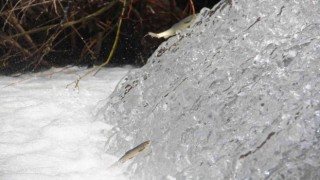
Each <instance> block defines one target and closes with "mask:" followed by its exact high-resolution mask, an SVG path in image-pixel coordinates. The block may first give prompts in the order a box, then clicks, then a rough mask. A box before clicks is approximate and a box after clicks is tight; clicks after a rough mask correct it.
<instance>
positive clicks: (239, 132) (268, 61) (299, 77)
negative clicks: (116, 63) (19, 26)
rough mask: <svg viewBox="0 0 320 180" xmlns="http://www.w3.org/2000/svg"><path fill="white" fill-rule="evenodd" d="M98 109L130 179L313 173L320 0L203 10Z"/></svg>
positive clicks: (319, 92)
mask: <svg viewBox="0 0 320 180" xmlns="http://www.w3.org/2000/svg"><path fill="white" fill-rule="evenodd" d="M101 112H102V113H103V115H104V119H105V120H106V121H107V122H108V123H109V124H112V125H114V128H113V129H112V130H111V131H110V132H109V133H107V134H106V135H107V136H108V141H107V142H106V150H107V152H109V153H111V154H115V155H117V156H119V157H120V156H121V155H123V154H124V153H125V152H126V151H127V150H129V149H131V148H133V147H134V146H136V145H137V144H140V143H141V142H144V141H146V140H150V141H151V145H150V146H149V147H148V148H147V149H146V150H144V151H143V152H142V153H141V154H139V155H138V156H137V157H135V158H134V159H132V160H131V161H129V162H127V166H126V167H125V168H126V170H125V172H126V173H127V175H128V176H129V177H130V178H131V179H139V180H140V179H146V180H151V179H201V180H203V179H292V178H298V179H320V2H319V1H312V0H299V1H287V0H268V1H262V0H259V1H245V0H233V1H221V2H220V3H219V4H217V5H216V6H215V7H213V8H212V9H203V10H202V11H201V13H200V14H199V16H198V17H197V20H196V22H195V23H194V24H193V25H192V27H191V28H189V29H187V30H185V31H183V32H181V33H179V34H177V35H176V36H175V37H172V38H170V39H169V40H168V41H166V42H164V43H163V44H162V45H161V46H160V47H159V48H158V49H157V50H156V52H155V53H154V54H153V55H152V56H151V57H150V59H149V60H148V63H147V64H146V65H145V66H144V67H142V68H141V69H136V70H133V71H131V72H130V73H129V74H128V75H127V76H126V77H125V78H124V79H122V81H121V82H120V83H119V85H118V87H117V88H116V90H115V91H114V92H113V94H112V95H111V97H110V99H109V101H108V103H107V104H106V105H105V106H104V107H103V108H102V109H101Z"/></svg>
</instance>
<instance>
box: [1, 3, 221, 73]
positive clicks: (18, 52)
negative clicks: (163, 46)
mask: <svg viewBox="0 0 320 180" xmlns="http://www.w3.org/2000/svg"><path fill="white" fill-rule="evenodd" d="M217 2H218V1H214V0H211V1H210V0H207V1H206V0H199V1H192V0H127V3H126V11H125V15H124V17H123V21H122V25H121V33H120V37H119V43H118V45H117V49H116V51H115V54H114V56H113V58H112V59H111V62H110V63H111V64H114V65H121V64H132V65H137V66H141V65H144V64H145V63H146V61H147V59H148V57H149V56H150V55H151V54H152V53H153V51H154V50H155V49H156V48H157V47H158V45H159V44H160V43H161V42H163V41H164V40H163V39H156V38H151V37H148V36H145V35H146V34H147V33H148V32H161V31H164V30H166V29H168V28H170V27H171V26H172V25H173V24H174V23H176V22H177V21H179V20H180V19H183V18H184V17H186V16H188V15H190V14H192V13H195V12H193V11H194V10H195V11H196V12H199V11H200V10H201V8H203V7H209V8H212V7H213V6H214V4H216V3H217ZM122 5H123V1H122V0H73V1H69V0H0V24H1V26H0V27H1V29H0V73H1V74H11V73H16V72H20V73H21V72H27V71H38V70H41V69H44V68H50V67H60V66H65V65H69V64H72V65H84V66H88V67H90V66H93V65H98V64H101V63H102V62H103V61H105V59H106V57H107V56H108V54H109V52H110V50H111V46H112V44H113V41H114V39H115V29H116V27H117V22H118V19H119V18H120V13H121V8H122Z"/></svg>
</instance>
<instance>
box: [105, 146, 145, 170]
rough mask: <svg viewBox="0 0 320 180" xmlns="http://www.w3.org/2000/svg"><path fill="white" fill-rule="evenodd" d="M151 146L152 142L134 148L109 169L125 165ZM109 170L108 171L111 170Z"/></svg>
mask: <svg viewBox="0 0 320 180" xmlns="http://www.w3.org/2000/svg"><path fill="white" fill-rule="evenodd" d="M149 144H150V141H149V140H148V141H145V142H143V143H141V144H139V145H138V146H136V147H134V148H132V149H131V150H129V151H127V152H126V153H125V154H124V155H123V156H122V157H121V158H120V159H119V160H118V161H116V162H115V163H114V164H112V165H111V166H110V167H109V168H113V167H116V166H119V165H120V164H123V163H125V162H126V161H128V160H130V159H132V158H134V157H136V156H137V155H138V154H140V153H141V152H142V151H143V150H144V149H145V148H146V147H148V146H149ZM109 168H108V169H109Z"/></svg>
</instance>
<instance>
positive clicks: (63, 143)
mask: <svg viewBox="0 0 320 180" xmlns="http://www.w3.org/2000/svg"><path fill="white" fill-rule="evenodd" d="M129 69H132V67H125V68H105V69H102V70H101V71H100V72H99V73H98V74H97V75H95V76H91V75H89V76H88V77H86V78H84V79H83V80H81V81H80V84H79V89H74V88H73V87H74V85H72V86H69V87H68V88H66V85H68V84H69V83H71V82H72V81H74V80H76V79H77V78H78V77H79V76H81V75H83V74H84V73H85V72H87V71H88V69H85V68H82V69H79V68H76V67H71V68H64V69H62V68H60V69H57V68H53V69H51V70H49V71H45V72H39V73H35V74H26V75H22V76H19V77H5V76H0V106H1V107H0V179H1V180H28V179H30V180H31V179H32V180H46V179H55V180H58V179H61V180H62V179H63V180H69V179H74V180H81V179H84V180H87V179H90V180H100V179H101V180H102V179H103V180H107V179H108V180H111V179H126V178H125V176H124V175H123V174H122V173H121V170H116V169H114V168H113V169H112V172H110V171H111V170H108V167H109V166H110V165H111V164H112V163H114V162H115V161H116V160H117V158H116V157H113V156H111V155H108V154H106V153H105V152H104V146H105V142H106V137H104V136H103V133H102V132H103V131H107V130H109V129H110V128H111V127H110V126H109V125H107V124H105V123H104V122H103V121H102V120H101V119H99V118H97V117H96V116H95V111H96V109H97V107H96V106H97V104H99V101H101V100H105V99H106V97H108V96H109V94H111V92H112V91H113V89H114V88H115V86H116V85H117V83H118V82H119V80H120V79H121V78H122V77H123V76H124V75H125V74H126V73H127V72H128V70H129Z"/></svg>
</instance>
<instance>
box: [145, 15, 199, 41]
mask: <svg viewBox="0 0 320 180" xmlns="http://www.w3.org/2000/svg"><path fill="white" fill-rule="evenodd" d="M196 17H197V16H196V15H190V16H188V17H186V18H184V19H182V20H181V21H179V22H178V23H176V24H174V25H173V26H172V27H171V28H170V29H168V30H166V31H163V32H161V33H158V34H156V33H153V32H149V33H148V35H149V36H151V37H155V38H165V39H167V38H169V37H170V36H174V35H175V34H176V33H177V31H182V30H184V29H187V28H188V27H189V26H190V25H191V24H192V23H193V21H194V20H195V19H196Z"/></svg>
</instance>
